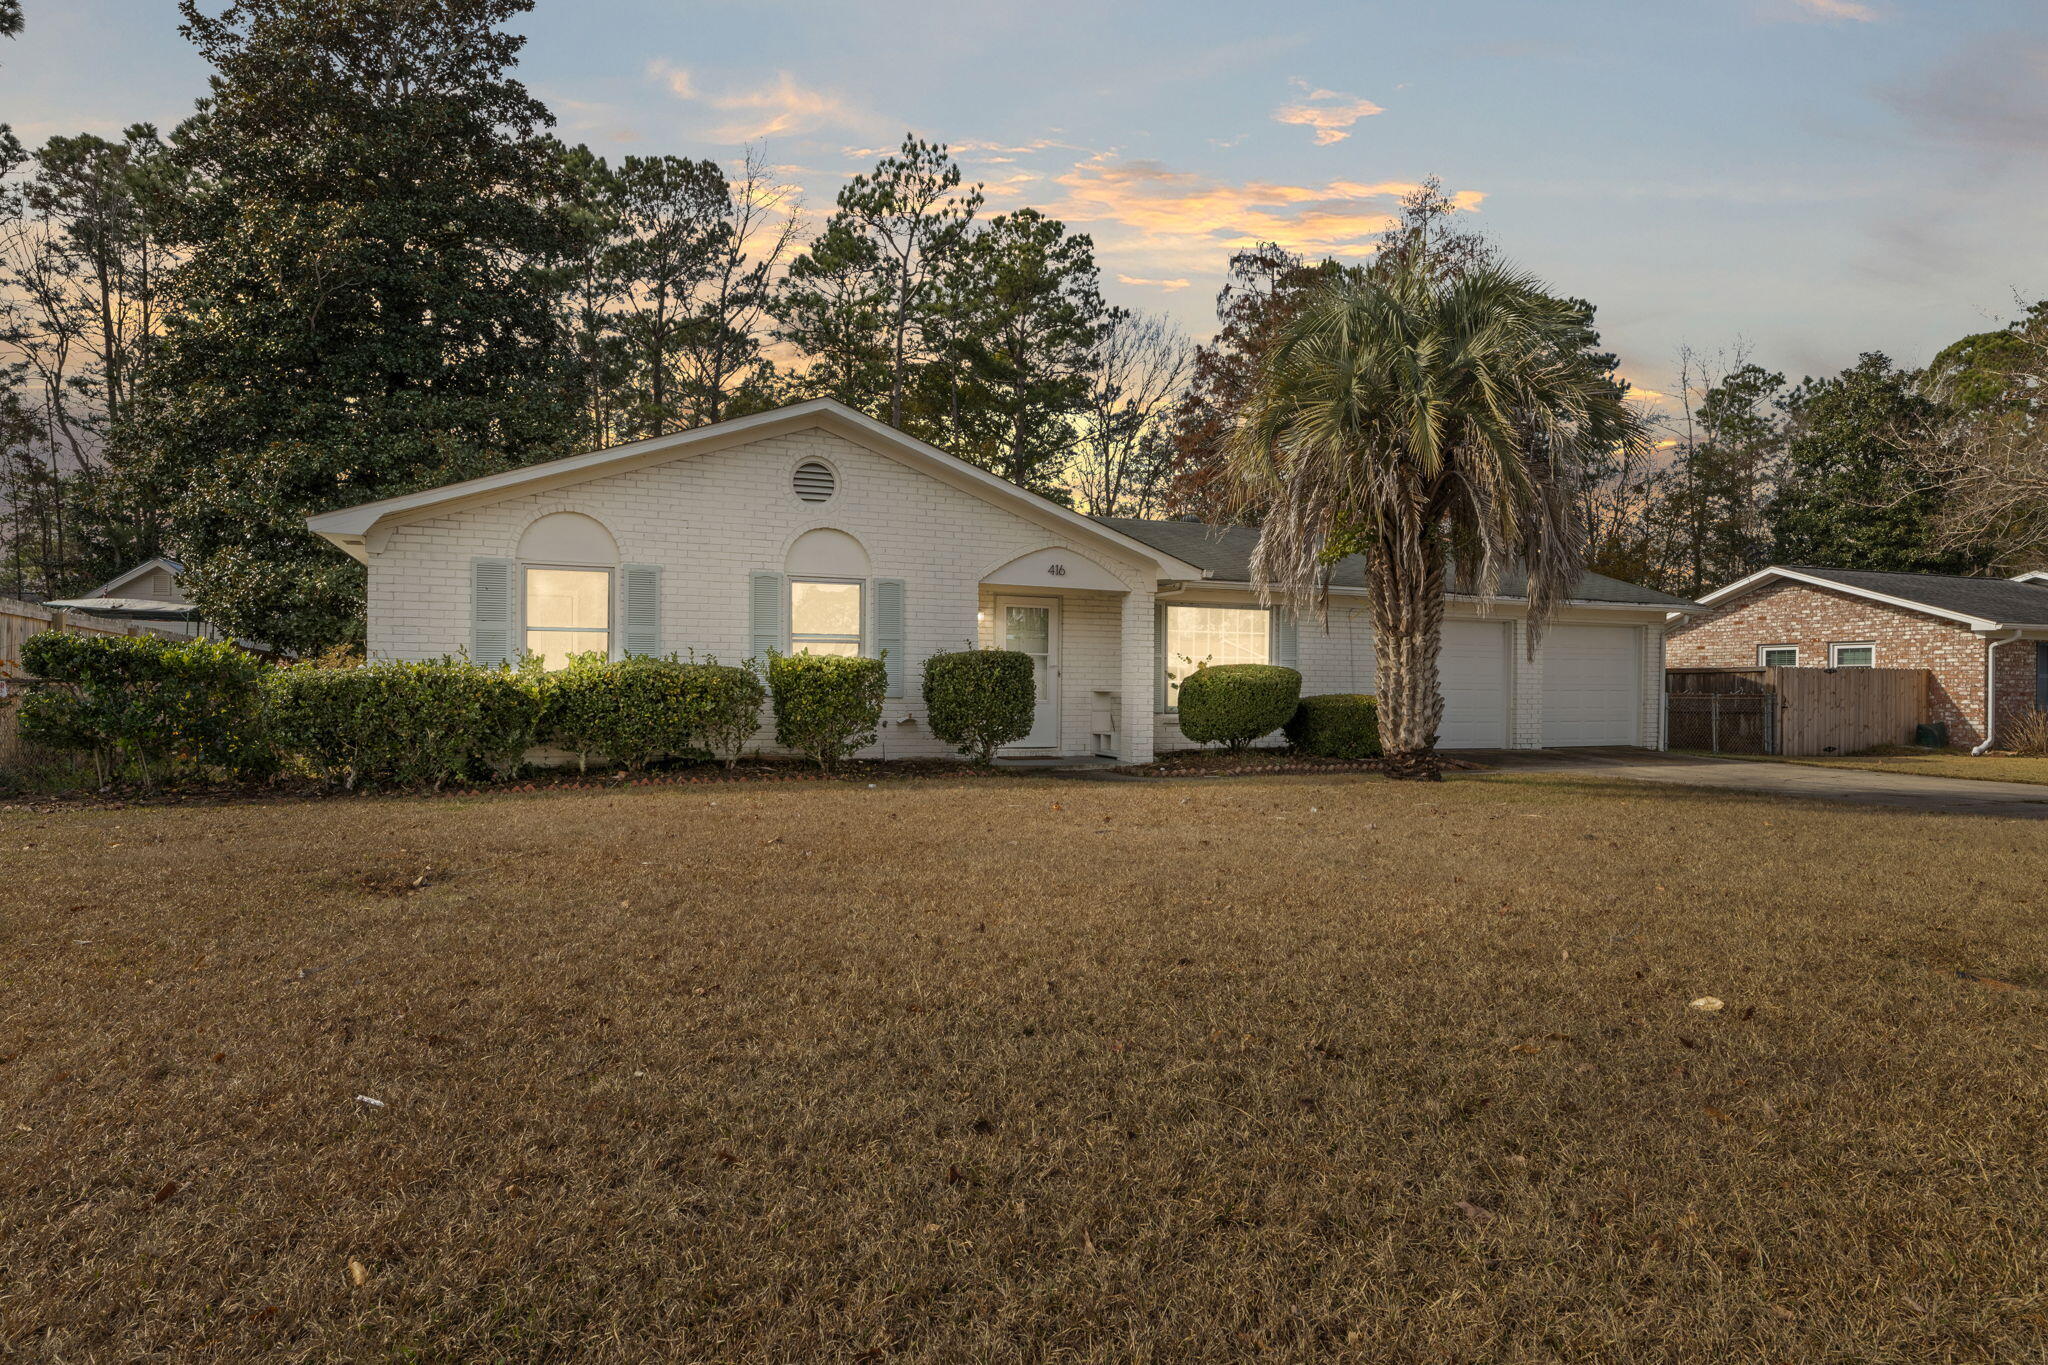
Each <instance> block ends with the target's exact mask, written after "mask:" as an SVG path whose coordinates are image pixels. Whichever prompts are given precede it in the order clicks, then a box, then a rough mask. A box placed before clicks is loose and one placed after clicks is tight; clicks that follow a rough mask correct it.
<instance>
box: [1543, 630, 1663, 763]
mask: <svg viewBox="0 0 2048 1365" xmlns="http://www.w3.org/2000/svg"><path fill="white" fill-rule="evenodd" d="M1641 649H1642V632H1641V631H1639V630H1637V629H1635V628H1634V627H1632V626H1552V627H1551V628H1550V629H1549V630H1548V631H1546V632H1544V635H1543V745H1544V747H1545V748H1552V749H1554V748H1560V747H1569V746H1572V745H1585V744H1641V743H1642V742H1643V740H1642V730H1641V727H1642V716H1641V709H1642V708H1641V700H1642V667H1641V664H1642V655H1641V652H1640V651H1641Z"/></svg>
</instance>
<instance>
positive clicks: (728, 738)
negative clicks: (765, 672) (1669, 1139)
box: [683, 659, 768, 768]
mask: <svg viewBox="0 0 2048 1365" xmlns="http://www.w3.org/2000/svg"><path fill="white" fill-rule="evenodd" d="M683 667H684V669H685V670H686V671H688V672H689V674H690V675H691V678H692V679H693V686H694V687H695V688H696V690H697V692H698V695H699V698H700V701H699V706H698V714H699V715H700V716H701V717H702V727H703V728H702V729H701V730H700V731H699V732H698V736H697V742H698V743H699V744H701V745H703V746H704V747H705V748H706V749H709V750H710V751H711V753H712V755H713V756H714V757H716V758H718V759H720V760H722V761H723V762H724V764H725V766H726V767H728V768H730V767H731V766H732V765H733V764H735V763H737V762H739V758H740V754H741V752H742V751H743V750H744V749H745V748H746V747H747V741H748V740H750V739H752V738H753V737H754V734H755V732H756V731H758V730H759V729H760V728H761V703H762V702H764V701H766V700H768V687H767V684H765V683H763V682H762V681H761V672H760V667H759V665H757V664H756V663H755V662H754V661H753V660H752V659H749V660H747V661H746V662H745V663H743V664H740V665H738V666H737V667H735V666H733V665H731V664H721V663H719V662H718V661H717V660H716V659H707V660H705V662H703V663H701V664H685V665H683Z"/></svg>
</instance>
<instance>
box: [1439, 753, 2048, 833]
mask: <svg viewBox="0 0 2048 1365" xmlns="http://www.w3.org/2000/svg"><path fill="white" fill-rule="evenodd" d="M1458 757H1460V758H1469V759H1471V760H1473V761H1474V762H1478V763H1484V764H1486V765H1487V766H1488V767H1490V768H1494V769H1498V770H1499V771H1501V772H1541V773H1571V774H1574V775H1582V776H1585V777H1610V778H1619V779H1625V780H1627V781H1631V782H1666V783H1670V784H1672V785H1675V786H1681V787H1711V788H1715V789H1718V790H1721V791H1737V792H1759V793H1762V794H1765V795H1768V796H1790V797H1799V798H1803V799H1806V800H1813V801H1843V802H1848V803H1849V804H1852V805H1862V806H1896V807H1899V808H1901V809H1904V810H1916V811H1928V812H1932V813H1934V814H1938V815H2000V816H2004V817H2006V818H2008V819H2014V820H2048V786H2034V785H2031V784H2029V783H2025V782H1978V781H1974V780H1971V779H1967V778H1952V777H1915V776H1908V775H1906V774H1903V773H1873V772H1863V771H1860V770H1858V769H1854V768H1809V767H1806V766H1805V765H1803V764H1798V763H1746V762H1744V761H1742V760H1741V759H1732V758H1695V757H1691V756H1688V755H1679V754H1660V753H1654V752H1652V751H1650V750H1647V749H1518V750H1489V751H1487V752H1484V753H1460V754H1459V755H1458Z"/></svg>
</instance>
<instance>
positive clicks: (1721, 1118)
mask: <svg viewBox="0 0 2048 1365" xmlns="http://www.w3.org/2000/svg"><path fill="white" fill-rule="evenodd" d="M1706 1111H1707V1117H1708V1118H1710V1119H1712V1120H1713V1121H1714V1122H1716V1123H1733V1122H1735V1115H1733V1114H1731V1113H1729V1112H1728V1111H1727V1110H1726V1109H1716V1108H1715V1107H1714V1106H1713V1105H1711V1104H1710V1105H1707V1106H1706Z"/></svg>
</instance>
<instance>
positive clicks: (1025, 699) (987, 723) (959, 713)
mask: <svg viewBox="0 0 2048 1365" xmlns="http://www.w3.org/2000/svg"><path fill="white" fill-rule="evenodd" d="M924 704H925V723H926V724H928V725H929V726H931V731H932V733H933V734H934V735H936V736H938V737H939V738H940V739H942V740H944V741H945V742H946V743H948V744H950V745H952V746H953V747H954V748H956V749H958V750H959V751H960V752H961V753H963V754H965V755H967V757H969V758H971V759H973V760H974V761H975V762H976V763H980V764H987V763H988V762H989V760H991V759H992V758H994V757H995V753H996V750H997V749H1000V748H1002V747H1003V745H1005V744H1014V743H1016V742H1017V741H1018V740H1020V739H1022V738H1024V736H1026V735H1028V734H1030V733H1031V721H1032V716H1033V714H1034V713H1035V712H1036V710H1037V708H1038V684H1037V680H1036V678H1035V677H1034V675H1033V673H1032V665H1031V656H1030V655H1029V654H1025V653H1022V652H1020V651H1018V650H1014V649H962V650H955V651H953V652H951V653H947V654H934V655H932V656H931V657H930V658H929V659H926V660H925V661H924Z"/></svg>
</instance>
